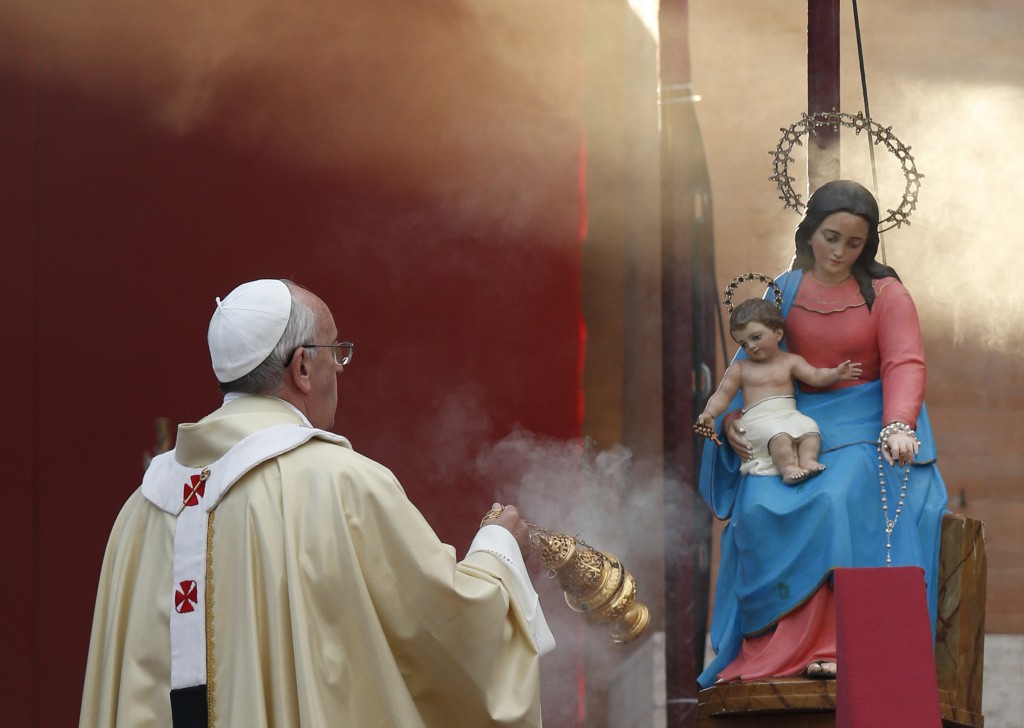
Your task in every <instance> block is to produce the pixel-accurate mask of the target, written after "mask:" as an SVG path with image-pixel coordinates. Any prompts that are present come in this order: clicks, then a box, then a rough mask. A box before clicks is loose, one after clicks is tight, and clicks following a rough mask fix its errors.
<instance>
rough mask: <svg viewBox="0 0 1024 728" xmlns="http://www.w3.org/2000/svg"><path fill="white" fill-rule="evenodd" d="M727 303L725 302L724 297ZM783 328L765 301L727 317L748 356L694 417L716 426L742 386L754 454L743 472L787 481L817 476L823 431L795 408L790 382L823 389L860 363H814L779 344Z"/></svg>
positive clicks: (855, 374) (855, 371)
mask: <svg viewBox="0 0 1024 728" xmlns="http://www.w3.org/2000/svg"><path fill="white" fill-rule="evenodd" d="M727 303H728V301H727ZM785 332H786V321H785V319H783V317H782V311H781V310H780V308H779V307H778V306H777V305H775V304H773V303H771V302H769V301H767V300H764V299H760V298H752V299H749V300H746V301H743V302H742V303H740V304H739V305H738V306H736V308H735V309H733V310H732V312H731V314H730V316H729V334H730V335H731V336H732V338H733V340H734V341H735V342H736V343H737V344H739V345H740V348H742V349H743V351H745V352H746V354H747V357H748V358H747V359H735V360H734V361H733V363H732V364H730V365H729V368H728V369H726V371H725V376H724V377H723V378H722V383H721V384H720V385H719V386H718V390H717V391H716V392H715V393H714V394H713V395H712V396H711V398H710V399H709V400H708V403H707V406H706V407H705V408H704V411H703V412H702V413H701V415H700V417H698V418H697V427H699V428H701V429H702V430H703V431H708V430H709V429H713V428H714V424H715V418H716V417H717V416H718V415H720V414H722V413H723V412H724V411H725V410H726V408H727V407H728V406H729V403H730V402H731V401H732V399H733V397H735V396H736V392H737V391H738V390H743V414H742V416H741V417H740V424H741V425H743V427H744V429H745V430H746V438H747V440H749V441H750V443H751V444H752V445H753V452H752V453H748V454H747V455H746V456H743V460H744V463H743V465H742V466H741V467H740V471H741V472H743V473H751V474H754V475H781V476H782V482H784V483H786V484H787V485H795V484H796V483H800V482H802V481H804V480H806V479H807V478H809V477H811V476H812V475H817V474H818V473H820V472H821V471H822V470H824V469H825V466H824V465H822V464H821V463H820V462H818V455H819V454H820V452H821V433H820V431H819V430H818V424H817V423H816V422H815V421H814V420H813V419H811V418H810V417H807V416H806V415H804V414H801V413H800V412H798V411H797V409H796V397H795V389H794V384H793V380H794V379H796V380H798V381H800V382H803V383H804V384H808V385H811V386H813V387H827V386H829V385H831V384H835V383H836V382H838V381H840V380H846V381H848V380H852V379H859V378H860V373H861V365H860V364H859V363H856V364H854V363H851V362H850V361H844V362H843V363H842V364H840V365H839V366H837V367H833V368H831V369H819V368H817V367H812V366H811V365H810V364H808V363H807V360H806V359H804V358H803V357H802V356H798V355H797V354H791V353H790V352H788V351H784V350H782V349H780V348H779V344H780V343H781V342H782V338H783V336H784V335H785Z"/></svg>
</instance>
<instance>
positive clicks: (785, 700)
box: [697, 515, 987, 728]
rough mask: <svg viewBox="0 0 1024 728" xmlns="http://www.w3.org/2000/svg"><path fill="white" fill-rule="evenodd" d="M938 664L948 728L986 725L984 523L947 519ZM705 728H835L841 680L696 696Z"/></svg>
mask: <svg viewBox="0 0 1024 728" xmlns="http://www.w3.org/2000/svg"><path fill="white" fill-rule="evenodd" d="M939 561H940V563H939V608H938V621H937V628H936V645H935V666H936V672H937V679H938V686H939V701H940V704H941V706H940V707H941V713H942V725H943V726H944V727H945V728H983V726H984V717H983V716H982V714H981V685H982V664H983V661H984V656H985V648H984V645H985V642H984V636H985V590H986V568H987V562H986V556H985V532H984V526H983V524H982V523H980V522H979V521H975V520H973V519H970V518H966V517H964V516H961V515H946V517H945V518H944V519H943V521H942V550H941V552H940V557H939ZM697 701H698V702H697V727H698V728H784V727H785V728H819V727H820V728H824V727H826V726H827V727H828V728H834V726H835V724H836V715H835V707H836V682H835V680H812V679H810V678H800V677H789V678H774V679H770V680H752V681H750V682H737V683H728V684H725V685H715V686H712V687H710V688H706V689H705V690H701V691H700V693H699V694H698V697H697Z"/></svg>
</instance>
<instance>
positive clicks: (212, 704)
mask: <svg viewBox="0 0 1024 728" xmlns="http://www.w3.org/2000/svg"><path fill="white" fill-rule="evenodd" d="M214 513H215V511H210V516H209V520H208V522H207V525H206V713H207V720H208V723H207V725H209V726H215V725H216V724H217V707H216V706H217V700H216V694H217V690H216V681H215V679H214V659H213V643H214V640H213V514H214Z"/></svg>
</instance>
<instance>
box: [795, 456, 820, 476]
mask: <svg viewBox="0 0 1024 728" xmlns="http://www.w3.org/2000/svg"><path fill="white" fill-rule="evenodd" d="M800 467H802V468H803V469H804V470H806V471H807V477H808V478H811V477H813V476H815V475H817V474H818V473H820V472H822V471H823V470H824V469H825V466H824V465H822V464H821V463H819V462H818V461H817V460H812V461H810V462H809V463H800Z"/></svg>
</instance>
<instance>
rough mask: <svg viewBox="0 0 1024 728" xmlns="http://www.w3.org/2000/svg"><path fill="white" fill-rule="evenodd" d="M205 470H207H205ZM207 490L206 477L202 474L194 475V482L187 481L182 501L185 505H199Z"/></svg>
mask: <svg viewBox="0 0 1024 728" xmlns="http://www.w3.org/2000/svg"><path fill="white" fill-rule="evenodd" d="M204 472H205V471H204ZM205 492H206V478H204V477H203V476H202V475H193V476H192V482H190V483H185V492H184V494H183V495H182V496H181V503H182V505H185V506H197V505H199V499H200V498H202V497H203V493H205Z"/></svg>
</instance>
